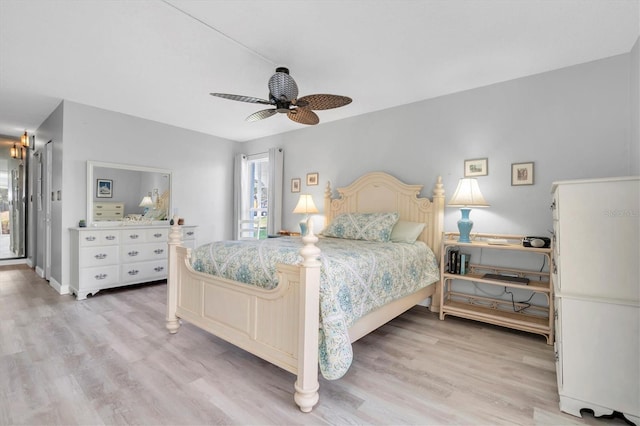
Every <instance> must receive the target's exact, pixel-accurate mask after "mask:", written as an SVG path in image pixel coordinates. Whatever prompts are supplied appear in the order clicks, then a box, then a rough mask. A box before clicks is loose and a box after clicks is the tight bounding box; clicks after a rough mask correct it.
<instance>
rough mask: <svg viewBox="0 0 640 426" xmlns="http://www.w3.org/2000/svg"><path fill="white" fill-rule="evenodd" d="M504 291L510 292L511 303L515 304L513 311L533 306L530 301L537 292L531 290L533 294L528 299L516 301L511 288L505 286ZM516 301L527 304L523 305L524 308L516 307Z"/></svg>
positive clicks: (520, 310)
mask: <svg viewBox="0 0 640 426" xmlns="http://www.w3.org/2000/svg"><path fill="white" fill-rule="evenodd" d="M504 293H505V294H509V295H510V296H511V305H512V306H513V312H522V311H524V310H525V309H527V308H529V307H531V303H529V302H531V299H533V296H535V294H536V292H535V291H532V292H531V296H529V298H528V299H527V300H523V301H521V302H516V301H515V297H514V295H513V293H512V292H510V291H509V290H507V287H505V288H504ZM516 303H523V304H525V305H526V306H523V307H522V308H516Z"/></svg>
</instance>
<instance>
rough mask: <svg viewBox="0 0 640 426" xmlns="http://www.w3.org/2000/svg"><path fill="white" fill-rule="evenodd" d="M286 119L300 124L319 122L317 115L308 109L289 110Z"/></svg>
mask: <svg viewBox="0 0 640 426" xmlns="http://www.w3.org/2000/svg"><path fill="white" fill-rule="evenodd" d="M287 117H289V118H290V119H291V120H293V121H295V122H296V123H300V124H318V123H319V122H320V118H319V117H318V114H316V113H315V112H313V111H311V110H310V109H303V108H296V109H292V110H289V112H288V113H287Z"/></svg>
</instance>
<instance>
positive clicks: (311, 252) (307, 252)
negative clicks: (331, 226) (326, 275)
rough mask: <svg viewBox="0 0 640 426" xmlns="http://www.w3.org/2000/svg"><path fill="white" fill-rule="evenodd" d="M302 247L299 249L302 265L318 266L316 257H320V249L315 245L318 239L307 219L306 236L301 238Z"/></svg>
mask: <svg viewBox="0 0 640 426" xmlns="http://www.w3.org/2000/svg"><path fill="white" fill-rule="evenodd" d="M302 242H303V243H304V247H302V248H301V249H300V254H301V255H302V258H303V259H304V260H303V262H302V264H303V265H304V266H320V261H319V260H318V257H319V256H320V249H319V248H318V247H317V246H316V245H315V244H316V243H317V242H318V237H317V236H316V235H315V234H314V233H313V220H312V219H311V218H309V219H307V235H305V236H303V237H302Z"/></svg>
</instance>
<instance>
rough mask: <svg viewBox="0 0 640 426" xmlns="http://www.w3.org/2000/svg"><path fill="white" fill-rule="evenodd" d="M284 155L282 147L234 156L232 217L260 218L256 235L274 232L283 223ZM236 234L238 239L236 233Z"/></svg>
mask: <svg viewBox="0 0 640 426" xmlns="http://www.w3.org/2000/svg"><path fill="white" fill-rule="evenodd" d="M283 165H284V154H283V150H282V149H281V148H270V149H269V152H268V153H261V154H253V155H245V154H240V155H238V156H237V157H236V163H235V172H234V173H235V177H234V192H235V199H234V217H235V220H236V223H237V224H240V221H247V220H253V219H257V220H259V230H260V231H259V236H260V238H267V236H269V235H272V234H275V233H277V232H278V231H279V230H280V226H281V223H282V180H283V178H282V175H283ZM235 237H236V238H238V237H239V235H238V233H237V229H236V234H235Z"/></svg>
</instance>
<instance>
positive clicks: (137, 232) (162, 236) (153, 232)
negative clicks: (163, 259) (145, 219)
mask: <svg viewBox="0 0 640 426" xmlns="http://www.w3.org/2000/svg"><path fill="white" fill-rule="evenodd" d="M168 235H169V231H168V230H167V229H166V228H161V229H158V228H156V229H125V230H123V231H122V241H123V243H124V244H137V243H153V242H162V243H165V244H166V242H167V236H168Z"/></svg>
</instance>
